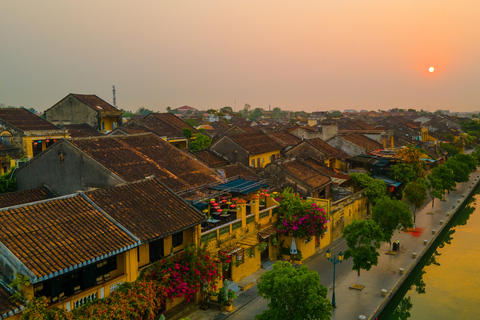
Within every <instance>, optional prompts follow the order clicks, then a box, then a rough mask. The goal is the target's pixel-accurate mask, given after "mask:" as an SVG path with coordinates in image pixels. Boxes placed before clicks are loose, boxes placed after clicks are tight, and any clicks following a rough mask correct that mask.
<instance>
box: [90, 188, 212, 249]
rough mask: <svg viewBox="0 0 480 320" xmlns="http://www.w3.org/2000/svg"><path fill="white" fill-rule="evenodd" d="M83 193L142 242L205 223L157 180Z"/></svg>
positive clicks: (200, 216)
mask: <svg viewBox="0 0 480 320" xmlns="http://www.w3.org/2000/svg"><path fill="white" fill-rule="evenodd" d="M85 194H86V195H87V196H88V197H89V198H90V199H92V200H93V201H94V202H95V203H96V204H97V205H98V206H99V207H100V208H102V210H104V211H105V212H106V213H107V214H108V215H110V216H111V217H112V218H114V219H115V220H116V221H118V222H119V223H120V224H121V225H123V226H125V227H126V228H127V230H129V231H130V232H132V233H133V234H134V235H135V236H136V237H138V238H139V239H140V240H141V241H150V240H153V239H155V238H158V237H165V236H168V235H171V234H173V233H176V232H179V231H181V230H184V229H186V228H189V227H192V226H195V225H198V224H200V223H201V222H202V221H204V220H205V217H204V216H203V215H202V214H201V213H200V212H199V211H198V210H196V209H195V208H194V207H192V206H190V205H189V204H187V203H186V202H185V201H184V200H182V199H181V198H180V197H178V196H176V195H175V194H174V193H173V192H172V191H170V190H168V189H167V188H166V187H165V186H164V185H163V184H162V183H161V182H160V180H158V179H150V180H145V181H140V182H135V183H130V184H126V185H123V186H117V187H112V188H106V189H99V190H95V191H91V192H87V193H85ZM132 195H135V196H132Z"/></svg>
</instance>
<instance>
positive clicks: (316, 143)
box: [305, 138, 341, 157]
mask: <svg viewBox="0 0 480 320" xmlns="http://www.w3.org/2000/svg"><path fill="white" fill-rule="evenodd" d="M305 141H306V142H307V143H309V144H310V145H312V146H313V147H314V148H315V149H317V150H319V151H321V152H322V153H324V154H325V155H327V157H336V156H337V155H339V154H340V153H341V151H340V150H338V149H336V148H334V147H332V146H331V145H329V144H328V143H326V142H325V141H323V140H322V139H320V138H314V139H307V140H305Z"/></svg>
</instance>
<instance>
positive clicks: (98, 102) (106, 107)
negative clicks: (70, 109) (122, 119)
mask: <svg viewBox="0 0 480 320" xmlns="http://www.w3.org/2000/svg"><path fill="white" fill-rule="evenodd" d="M72 96H74V97H75V98H77V99H78V100H80V101H82V102H83V103H85V104H86V105H87V106H89V107H90V108H93V109H95V110H97V111H120V110H118V109H117V108H115V107H114V106H112V105H111V104H110V103H108V102H106V101H105V100H103V99H100V98H99V97H97V96H96V95H94V94H77V93H72Z"/></svg>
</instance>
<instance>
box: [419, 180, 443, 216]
mask: <svg viewBox="0 0 480 320" xmlns="http://www.w3.org/2000/svg"><path fill="white" fill-rule="evenodd" d="M418 181H419V182H420V183H422V184H424V185H425V186H426V187H427V191H428V195H429V196H430V198H431V199H432V208H433V206H434V204H435V198H438V199H442V198H443V195H444V194H445V190H444V189H442V184H441V181H440V180H439V179H438V177H435V176H432V175H431V174H430V175H428V176H427V180H424V179H418Z"/></svg>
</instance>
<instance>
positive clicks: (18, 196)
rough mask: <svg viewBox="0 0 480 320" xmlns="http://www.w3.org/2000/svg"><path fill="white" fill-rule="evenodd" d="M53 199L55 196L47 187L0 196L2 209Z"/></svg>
mask: <svg viewBox="0 0 480 320" xmlns="http://www.w3.org/2000/svg"><path fill="white" fill-rule="evenodd" d="M52 197H53V195H52V194H51V192H50V191H49V190H48V189H47V188H45V187H41V188H36V189H30V190H25V191H18V192H9V193H3V194H0V208H6V207H11V206H17V205H19V204H24V203H30V202H35V201H40V200H46V199H50V198H52Z"/></svg>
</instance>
